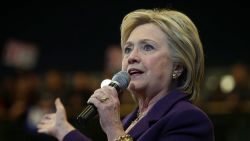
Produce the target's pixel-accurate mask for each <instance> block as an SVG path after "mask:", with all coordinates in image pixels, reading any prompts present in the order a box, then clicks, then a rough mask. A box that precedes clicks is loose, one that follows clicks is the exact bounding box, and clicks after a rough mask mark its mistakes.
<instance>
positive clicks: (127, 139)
mask: <svg viewBox="0 0 250 141" xmlns="http://www.w3.org/2000/svg"><path fill="white" fill-rule="evenodd" d="M115 141H133V138H132V137H131V136H130V135H129V134H125V135H123V136H120V137H119V138H117V139H115Z"/></svg>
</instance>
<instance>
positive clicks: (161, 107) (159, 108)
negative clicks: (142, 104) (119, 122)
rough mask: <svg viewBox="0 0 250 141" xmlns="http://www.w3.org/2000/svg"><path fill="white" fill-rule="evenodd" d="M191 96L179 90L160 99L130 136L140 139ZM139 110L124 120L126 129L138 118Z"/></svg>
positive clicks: (131, 131)
mask: <svg viewBox="0 0 250 141" xmlns="http://www.w3.org/2000/svg"><path fill="white" fill-rule="evenodd" d="M188 97H189V95H187V94H185V93H182V92H179V91H177V90H174V91H171V92H170V93H169V94H167V95H166V96H164V97H163V98H162V99H160V100H159V101H158V102H157V103H156V104H155V105H154V106H153V107H152V109H151V110H150V111H149V112H148V113H147V115H146V116H145V117H143V118H142V119H141V120H140V121H139V122H138V123H137V124H136V125H135V126H134V127H133V128H132V129H131V130H130V131H129V134H130V135H131V136H132V137H133V138H137V137H139V135H141V134H142V133H143V132H144V131H145V130H147V129H148V128H149V127H150V126H151V125H152V124H153V123H155V122H157V121H158V120H159V119H160V118H161V117H162V116H163V115H165V113H167V112H168V111H169V110H170V109H171V108H172V107H173V106H174V105H175V103H177V102H178V101H181V100H184V99H185V100H188ZM137 112H138V108H136V109H135V110H134V111H133V112H132V113H131V114H129V115H128V116H127V117H126V118H125V119H124V120H123V125H124V128H125V129H126V128H128V126H129V125H130V124H131V122H132V121H133V120H134V119H135V118H136V116H137Z"/></svg>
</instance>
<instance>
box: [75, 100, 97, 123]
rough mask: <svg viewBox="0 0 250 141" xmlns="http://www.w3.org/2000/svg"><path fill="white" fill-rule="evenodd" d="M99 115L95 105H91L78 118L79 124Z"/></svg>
mask: <svg viewBox="0 0 250 141" xmlns="http://www.w3.org/2000/svg"><path fill="white" fill-rule="evenodd" d="M96 114H97V109H96V107H95V105H94V104H92V103H89V104H88V106H87V107H86V108H85V109H84V110H83V111H82V112H81V113H80V114H79V115H78V116H77V120H78V121H79V122H83V123H85V122H87V121H88V120H89V119H90V118H92V117H94V116H95V115H96Z"/></svg>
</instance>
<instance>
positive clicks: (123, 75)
mask: <svg viewBox="0 0 250 141" xmlns="http://www.w3.org/2000/svg"><path fill="white" fill-rule="evenodd" d="M112 81H116V82H118V83H119V87H120V89H121V90H124V89H126V88H127V87H128V85H129V82H130V76H129V74H128V73H127V72H126V71H120V72H118V73H116V74H115V75H114V76H113V78H112Z"/></svg>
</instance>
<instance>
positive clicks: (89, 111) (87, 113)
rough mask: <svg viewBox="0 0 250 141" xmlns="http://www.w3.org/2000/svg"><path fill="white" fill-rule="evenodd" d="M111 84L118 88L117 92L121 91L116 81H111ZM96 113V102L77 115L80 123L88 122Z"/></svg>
mask: <svg viewBox="0 0 250 141" xmlns="http://www.w3.org/2000/svg"><path fill="white" fill-rule="evenodd" d="M109 86H111V87H114V88H115V89H116V91H117V93H120V91H121V89H120V87H119V85H118V84H117V83H116V82H114V81H111V83H110V84H109ZM95 115H97V108H96V107H95V105H94V104H92V103H89V104H88V106H87V107H86V108H85V109H84V110H83V111H82V112H81V113H80V114H79V115H78V116H77V120H78V121H79V122H80V123H86V122H87V121H88V120H90V119H91V118H92V117H94V116H95Z"/></svg>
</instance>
